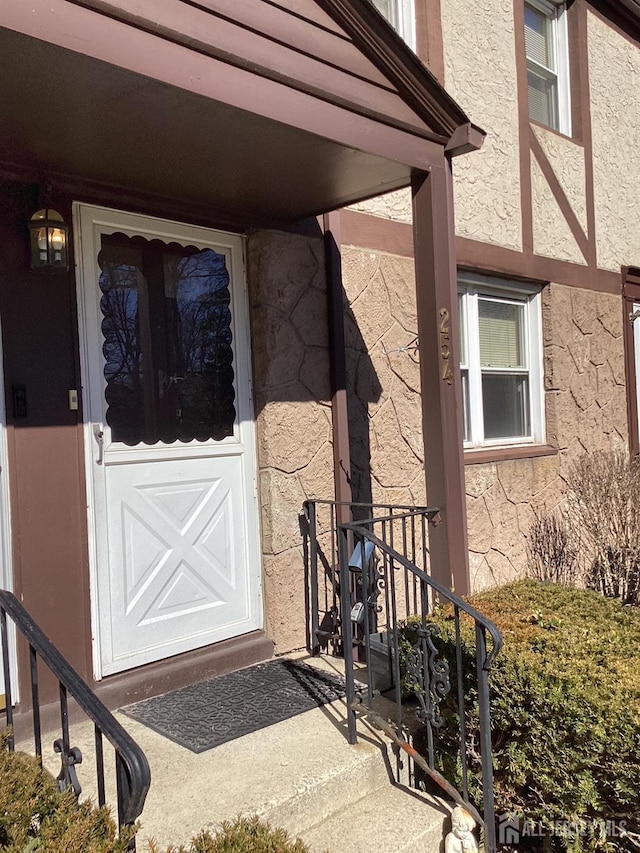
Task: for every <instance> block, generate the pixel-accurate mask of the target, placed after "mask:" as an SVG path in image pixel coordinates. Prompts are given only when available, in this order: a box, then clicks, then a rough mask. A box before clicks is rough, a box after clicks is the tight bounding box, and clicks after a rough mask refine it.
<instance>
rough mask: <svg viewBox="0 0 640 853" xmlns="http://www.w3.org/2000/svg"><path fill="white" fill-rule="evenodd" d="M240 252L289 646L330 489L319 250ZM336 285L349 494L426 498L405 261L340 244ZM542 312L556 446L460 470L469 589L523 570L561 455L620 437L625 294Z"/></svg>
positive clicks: (282, 626)
mask: <svg viewBox="0 0 640 853" xmlns="http://www.w3.org/2000/svg"><path fill="white" fill-rule="evenodd" d="M248 260H249V288H250V304H251V317H252V326H253V328H252V341H253V344H252V346H253V363H254V400H255V411H256V420H257V433H258V467H259V477H260V484H259V487H260V504H261V523H262V552H263V566H264V597H265V604H266V630H267V634H268V636H269V637H270V638H271V639H273V640H274V642H275V643H276V648H277V650H278V651H279V652H283V651H287V650H290V649H293V648H300V647H302V646H304V643H305V624H304V601H305V595H304V565H303V553H302V542H301V536H300V528H299V512H300V509H301V506H302V502H303V501H304V499H305V498H311V497H316V498H317V497H325V498H330V497H332V495H333V453H332V446H331V409H330V402H329V400H330V396H329V395H330V391H329V388H330V385H329V361H328V340H327V307H326V293H325V283H324V281H325V279H324V262H323V244H322V241H321V240H319V239H309V238H305V237H301V236H297V235H292V234H284V233H280V232H259V233H257V234H254V235H253V236H251V237H250V239H249V245H248ZM343 278H344V286H345V294H346V304H345V312H346V318H345V336H346V347H347V369H348V383H349V420H350V429H351V443H352V449H351V453H352V487H353V496H354V500H363V501H373V502H382V503H386V502H388V503H408V504H424V502H425V483H424V471H423V440H422V419H421V403H420V377H419V363H418V354H417V353H416V352H414V351H413V350H412V349H411V344H412V342H413V341H414V339H415V335H416V331H417V330H416V318H415V287H414V272H413V260H412V259H411V258H404V257H399V256H394V255H387V254H383V253H377V252H373V251H370V250H364V249H359V248H355V247H350V246H345V247H343ZM543 315H544V316H543V327H544V359H545V383H546V393H545V401H546V416H547V438H548V442H549V444H550V445H552V446H553V447H554V448H556V450H557V452H555V453H554V454H553V455H550V456H542V457H537V458H530V459H527V458H523V459H517V460H510V461H500V462H491V463H482V464H468V465H467V466H466V487H467V517H468V526H469V549H470V566H471V579H472V584H473V587H474V588H475V589H479V588H482V587H485V586H490V585H494V584H497V583H502V582H504V581H506V580H509V579H511V578H513V577H514V576H517V575H518V574H521V573H522V572H523V571H524V568H525V557H526V538H525V537H526V533H527V531H528V529H529V526H530V524H531V521H532V519H533V514H534V512H535V511H536V510H539V509H543V508H548V509H550V508H552V507H554V506H556V505H557V504H559V503H560V502H561V501H562V499H563V487H564V485H563V479H562V474H563V470H565V469H566V465H567V464H568V463H570V462H572V461H573V460H575V459H576V458H578V456H579V455H580V454H581V453H582V452H584V451H585V450H595V449H598V448H609V447H617V446H622V445H624V443H625V441H626V403H625V389H624V367H623V365H624V359H623V347H622V312H621V309H620V300H619V298H618V297H616V296H613V295H608V294H594V293H593V292H590V291H587V290H582V289H579V288H569V287H565V286H561V285H556V284H552V285H550V286H549V287H547V288H546V289H545V292H544V299H543Z"/></svg>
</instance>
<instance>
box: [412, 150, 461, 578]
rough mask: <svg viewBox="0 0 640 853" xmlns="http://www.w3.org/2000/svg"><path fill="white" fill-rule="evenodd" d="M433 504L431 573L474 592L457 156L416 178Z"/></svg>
mask: <svg viewBox="0 0 640 853" xmlns="http://www.w3.org/2000/svg"><path fill="white" fill-rule="evenodd" d="M412 192H413V235H414V252H415V266H416V301H417V313H418V339H419V341H420V379H421V388H422V432H423V436H424V448H425V452H424V456H425V473H426V479H427V502H428V504H429V505H430V506H437V507H439V509H440V512H441V517H442V520H441V522H440V524H438V525H437V526H436V527H433V528H432V529H431V532H430V536H429V543H430V560H431V574H432V576H433V577H434V578H436V580H438V581H440V582H441V583H443V584H444V585H445V586H453V587H454V589H455V591H456V592H457V593H458V594H459V595H468V594H469V592H470V583H469V562H468V559H469V558H468V547H467V510H466V501H465V488H464V460H463V452H462V417H461V408H462V407H461V401H462V389H461V383H460V358H459V352H460V349H459V340H458V297H457V279H456V257H455V232H454V220H453V182H452V175H451V162H450V160H449V159H448V158H447V157H443V158H442V164H441V165H440V166H438V167H437V168H433V169H432V170H431V171H430V172H429V174H421V175H417V176H416V177H415V178H414V180H413V184H412Z"/></svg>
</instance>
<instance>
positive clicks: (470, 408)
mask: <svg viewBox="0 0 640 853" xmlns="http://www.w3.org/2000/svg"><path fill="white" fill-rule="evenodd" d="M458 300H459V312H460V367H461V372H462V407H463V437H464V443H465V446H466V447H467V448H472V447H487V446H492V445H505V444H525V443H529V444H530V443H536V444H542V443H543V442H544V402H543V400H544V398H543V386H542V383H543V370H542V332H541V310H540V290H539V288H537V287H531V286H527V285H523V284H519V283H518V282H506V281H502V280H499V279H491V278H487V277H486V276H481V275H464V276H461V277H460V280H459V283H458Z"/></svg>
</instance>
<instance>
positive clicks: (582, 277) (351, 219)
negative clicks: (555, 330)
mask: <svg viewBox="0 0 640 853" xmlns="http://www.w3.org/2000/svg"><path fill="white" fill-rule="evenodd" d="M341 222H342V244H343V245H348V246H356V247H357V248H362V249H371V251H374V252H383V253H385V254H389V255H401V256H402V257H412V256H413V236H412V227H411V225H409V224H407V223H405V222H395V221H393V220H391V219H384V218H383V217H381V216H372V215H371V214H368V213H361V212H360V211H356V210H348V209H345V210H343V211H342V213H341ZM456 258H457V263H458V267H462V268H467V269H471V270H476V271H479V272H487V273H495V274H496V275H500V276H506V277H510V278H518V279H524V280H527V281H537V282H540V283H545V282H550V281H552V282H555V283H556V284H564V285H567V286H568V287H582V288H585V289H586V290H594V291H598V292H600V293H614V294H618V293H620V276H619V274H618V273H615V272H609V271H608V270H601V269H596V268H592V267H587V266H586V265H584V266H583V265H582V264H571V263H569V262H567V261H559V260H556V259H555V258H545V257H543V256H542V255H530V256H527V255H525V254H524V253H523V252H516V251H514V250H513V249H506V248H504V247H503V246H496V245H493V244H491V243H481V242H478V241H477V240H469V239H467V238H466V237H456Z"/></svg>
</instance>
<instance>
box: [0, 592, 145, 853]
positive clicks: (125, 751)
mask: <svg viewBox="0 0 640 853" xmlns="http://www.w3.org/2000/svg"><path fill="white" fill-rule="evenodd" d="M7 617H9V619H10V620H11V623H12V624H13V625H14V626H15V628H16V629H17V631H18V632H19V633H20V634H21V635H22V636H23V637H24V638H25V640H26V641H27V643H28V645H29V663H30V675H31V702H32V708H31V716H32V722H33V744H34V752H35V755H36V757H37V758H38V760H39V761H40V763H41V764H42V725H41V707H40V689H39V677H38V663H39V661H41V662H42V663H44V664H45V665H46V666H47V668H48V669H49V671H50V672H51V673H52V674H53V676H54V678H55V679H56V680H57V681H58V692H59V703H60V731H61V737H60V738H58V739H56V740H55V741H54V744H53V749H54V752H56V753H58V754H59V755H60V773H59V774H58V777H57V779H58V786H59V787H60V789H61V790H64V789H66V788H69V787H72V788H73V789H74V791H75V794H76V796H79V795H80V793H81V787H80V784H79V781H78V775H77V770H76V768H77V766H78V765H79V764H80V763H81V762H82V754H81V753H80V750H79V749H77V748H76V747H72V746H71V744H70V735H69V700H70V699H73V700H75V702H76V703H77V705H78V706H79V707H80V708H81V709H82V710H83V712H84V713H85V715H86V716H87V717H89V719H91V720H92V721H93V724H94V743H95V760H96V774H97V779H96V782H97V799H98V804H99V805H100V806H102V805H104V804H105V802H106V785H105V761H104V739H106V740H107V741H108V742H109V743H110V744H111V746H112V747H113V751H114V754H115V784H116V799H117V809H118V823H119V825H120V826H130V825H132V824H134V823H135V822H136V820H137V819H138V817H139V816H140V814H141V813H142V809H143V807H144V802H145V799H146V796H147V792H148V790H149V785H150V782H151V774H150V770H149V764H148V762H147V759H146V757H145V755H144V753H143V752H142V750H141V749H140V747H139V746H138V745H137V743H136V742H135V741H134V740H133V738H132V737H131V736H130V735H129V734H128V732H126V731H125V729H124V728H123V727H122V726H121V725H120V723H119V722H118V721H117V720H116V719H115V717H114V716H113V714H111V712H110V711H109V710H108V709H107V708H106V707H105V706H104V705H103V704H102V702H101V701H100V700H99V699H98V697H97V696H96V695H95V693H94V692H93V691H92V690H91V688H90V687H89V686H88V685H87V684H86V682H85V681H83V679H82V678H81V677H80V676H79V675H78V673H77V672H76V671H75V670H74V669H73V668H72V667H71V665H70V664H69V663H68V662H67V661H66V660H65V658H64V657H63V656H62V654H61V653H60V652H59V651H58V649H57V648H56V647H55V646H54V645H53V643H52V642H51V640H49V638H48V637H47V636H46V635H45V634H44V632H43V631H42V629H41V628H39V627H38V625H37V624H36V623H35V622H34V621H33V619H32V618H31V616H30V615H29V613H28V612H27V611H26V610H25V608H24V607H23V606H22V605H21V604H20V602H19V601H18V600H17V598H16V597H15V596H14V595H13V594H12V593H11V592H8V591H7V590H0V634H1V637H2V662H3V671H4V691H5V700H6V708H5V717H6V725H7V728H8V730H9V735H8V746H9V749H10V750H13V749H14V748H15V735H14V731H13V727H14V710H13V692H12V681H11V666H10V660H11V655H10V632H9V624H8V620H7ZM11 639H13V638H11ZM130 849H131V850H135V839H133V840H132V842H131V845H130Z"/></svg>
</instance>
